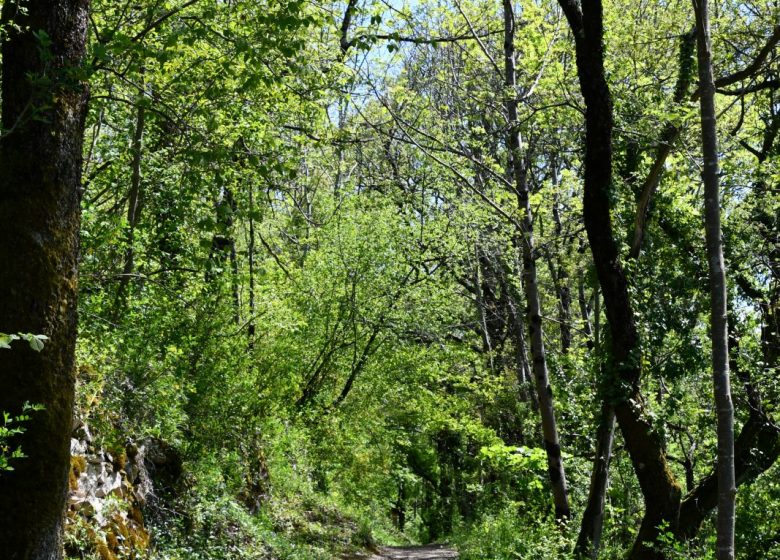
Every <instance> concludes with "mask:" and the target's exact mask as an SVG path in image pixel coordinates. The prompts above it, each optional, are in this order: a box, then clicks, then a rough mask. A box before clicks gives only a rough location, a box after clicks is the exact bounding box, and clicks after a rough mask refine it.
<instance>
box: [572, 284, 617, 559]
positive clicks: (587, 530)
mask: <svg viewBox="0 0 780 560" xmlns="http://www.w3.org/2000/svg"><path fill="white" fill-rule="evenodd" d="M583 299H584V298H583ZM600 302H601V295H600V294H598V293H597V294H596V309H595V315H596V317H595V321H596V323H595V331H594V341H593V347H594V350H595V351H596V352H600V351H601V341H600V340H599V335H600V334H601V333H600V330H601V329H600V314H601V303H600ZM599 363H601V358H600V357H599ZM602 375H603V373H601V372H599V376H600V377H601V376H602ZM596 422H597V424H596V425H597V428H596V449H595V456H594V459H593V470H592V471H591V475H590V488H589V490H588V501H587V505H586V506H585V511H584V512H583V514H582V521H581V522H580V532H579V535H578V536H577V544H576V546H575V550H574V552H575V556H576V557H579V558H584V557H587V556H590V557H591V558H597V557H598V552H599V545H600V544H601V531H602V529H603V527H604V507H605V504H606V501H607V487H608V485H609V466H610V463H611V462H612V445H613V443H614V441H615V409H614V408H613V406H612V404H611V403H610V402H609V401H608V399H607V398H606V396H605V395H602V397H601V408H600V409H599V413H598V418H597V421H596Z"/></svg>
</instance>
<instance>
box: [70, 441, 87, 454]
mask: <svg viewBox="0 0 780 560" xmlns="http://www.w3.org/2000/svg"><path fill="white" fill-rule="evenodd" d="M86 453H87V444H86V443H83V442H82V441H81V440H78V439H76V438H70V454H71V455H85V454H86Z"/></svg>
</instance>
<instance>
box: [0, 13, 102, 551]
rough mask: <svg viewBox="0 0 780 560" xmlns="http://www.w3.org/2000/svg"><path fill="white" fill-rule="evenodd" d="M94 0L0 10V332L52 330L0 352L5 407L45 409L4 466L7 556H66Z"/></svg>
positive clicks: (1, 509) (0, 395) (0, 508)
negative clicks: (19, 453) (84, 69)
mask: <svg viewBox="0 0 780 560" xmlns="http://www.w3.org/2000/svg"><path fill="white" fill-rule="evenodd" d="M87 6H88V2H87V0H71V1H60V2H51V1H42V0H30V1H29V2H25V3H23V4H22V3H20V2H14V1H6V2H5V3H4V4H3V8H2V26H3V28H4V29H5V30H7V32H8V35H7V39H6V40H5V42H4V43H3V45H2V56H3V72H2V74H3V75H2V128H3V131H4V132H3V136H2V140H1V141H0V263H2V264H0V286H2V289H1V290H0V331H2V332H5V333H18V332H22V333H33V334H41V335H46V336H48V337H49V340H48V341H47V343H46V345H45V347H44V348H43V350H42V351H41V352H34V351H33V350H31V349H30V348H29V347H27V346H25V345H23V344H19V343H15V344H14V345H13V348H12V349H11V350H2V351H1V352H3V355H2V357H0V411H3V412H8V413H11V414H18V413H19V412H20V411H21V409H22V406H23V404H24V403H25V402H29V403H34V404H40V405H43V406H44V407H45V410H43V411H40V412H37V413H35V414H34V415H33V417H32V419H31V420H30V421H29V422H28V423H26V424H25V427H26V429H27V431H26V432H25V433H24V434H22V435H20V436H17V437H15V438H14V440H13V441H12V445H14V446H16V445H21V447H22V450H23V452H24V453H25V454H26V455H27V457H26V458H23V459H19V460H15V461H13V463H12V466H13V467H14V469H15V470H13V471H11V472H7V473H3V474H2V475H1V476H0V551H2V557H3V558H4V559H7V560H57V559H59V558H61V557H62V521H63V512H64V507H65V499H66V494H67V491H68V470H69V467H70V446H69V444H70V432H71V426H72V413H73V411H72V407H73V389H74V371H73V369H74V348H75V341H76V297H77V258H78V248H79V243H78V232H79V221H80V197H81V161H82V142H83V135H84V117H85V111H86V102H87V93H86V88H85V87H84V85H83V83H81V82H80V80H79V78H78V73H77V72H76V71H75V68H76V66H78V65H79V64H80V62H81V60H82V58H83V56H84V50H85V40H86V31H87ZM23 7H24V8H26V11H25V10H23V9H22V8H23ZM41 31H42V32H44V33H45V35H44V34H41V33H40V32H41ZM36 35H37V37H38V38H36ZM42 37H44V38H45V37H48V39H44V40H41V38H42ZM49 41H50V44H49V45H47V44H46V43H48V42H49ZM47 50H48V51H49V53H46V51H47ZM44 76H45V78H46V79H40V78H42V77H44ZM42 84H46V85H42Z"/></svg>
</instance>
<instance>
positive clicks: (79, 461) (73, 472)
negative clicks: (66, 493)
mask: <svg viewBox="0 0 780 560" xmlns="http://www.w3.org/2000/svg"><path fill="white" fill-rule="evenodd" d="M85 470H87V459H86V457H83V456H81V455H73V456H71V458H70V472H69V473H68V488H70V491H71V492H73V491H74V490H78V487H79V477H80V476H81V473H83V472H84V471H85Z"/></svg>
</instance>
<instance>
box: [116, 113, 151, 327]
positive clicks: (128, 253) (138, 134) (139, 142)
mask: <svg viewBox="0 0 780 560" xmlns="http://www.w3.org/2000/svg"><path fill="white" fill-rule="evenodd" d="M145 126H146V110H145V109H144V106H143V105H139V106H138V112H137V114H136V120H135V130H134V131H133V140H132V143H131V145H130V151H131V152H132V154H133V158H132V162H131V164H130V191H129V193H128V197H127V198H128V200H127V226H126V230H125V231H126V233H125V235H126V238H125V243H126V244H127V245H126V247H125V258H124V265H123V267H122V276H120V278H119V289H118V290H117V296H116V305H115V306H114V317H115V318H117V317H118V316H119V315H120V314H121V313H122V310H123V307H124V304H125V301H126V298H127V289H128V285H129V283H130V276H131V275H132V273H133V270H134V269H135V228H136V226H137V225H138V218H139V217H140V215H141V194H142V193H141V158H142V155H143V137H144V128H145Z"/></svg>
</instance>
